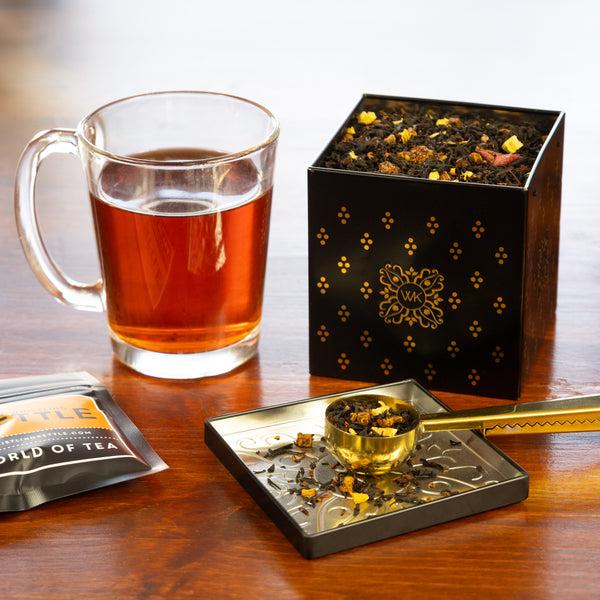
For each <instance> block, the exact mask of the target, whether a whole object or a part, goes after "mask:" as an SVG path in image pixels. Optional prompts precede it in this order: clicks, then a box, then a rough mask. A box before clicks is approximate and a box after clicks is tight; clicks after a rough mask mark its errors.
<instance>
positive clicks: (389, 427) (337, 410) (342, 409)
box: [325, 401, 418, 437]
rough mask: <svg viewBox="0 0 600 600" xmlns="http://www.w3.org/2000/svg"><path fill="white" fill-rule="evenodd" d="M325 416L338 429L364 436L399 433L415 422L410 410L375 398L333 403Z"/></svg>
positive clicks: (385, 435)
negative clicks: (374, 399)
mask: <svg viewBox="0 0 600 600" xmlns="http://www.w3.org/2000/svg"><path fill="white" fill-rule="evenodd" d="M325 416H326V418H327V419H328V420H329V422H330V423H332V424H333V425H334V426H335V427H337V428H338V429H341V430H342V431H345V432H347V433H351V434H353V435H360V436H367V437H391V436H395V435H400V434H402V433H406V432H407V431H411V430H412V429H414V428H415V427H416V426H417V425H418V422H417V420H416V418H415V416H414V414H413V413H412V412H410V411H408V410H402V409H400V410H397V409H395V408H392V407H390V406H386V405H385V404H384V403H383V402H378V401H354V402H343V403H340V404H338V403H333V404H331V405H330V406H329V407H328V408H327V411H326V414H325Z"/></svg>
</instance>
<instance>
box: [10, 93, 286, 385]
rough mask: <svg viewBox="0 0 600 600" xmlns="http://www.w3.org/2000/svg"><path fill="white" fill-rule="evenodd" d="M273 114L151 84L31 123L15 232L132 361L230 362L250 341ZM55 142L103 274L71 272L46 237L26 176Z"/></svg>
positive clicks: (65, 298) (200, 366)
mask: <svg viewBox="0 0 600 600" xmlns="http://www.w3.org/2000/svg"><path fill="white" fill-rule="evenodd" d="M278 136H279V124H278V121H277V119H276V118H275V117H274V116H273V115H272V114H271V113H270V112H269V111H268V110H267V109H265V108H264V107H262V106H260V105H258V104H256V103H254V102H250V101H248V100H245V99H242V98H237V97H234V96H228V95H224V94H214V93H209V92H184V91H182V92H157V93H152V94H144V95H140V96H134V97H130V98H125V99H122V100H118V101H116V102H113V103H111V104H108V105H106V106H103V107H102V108H99V109H98V110H96V111H94V112H92V113H91V114H90V115H88V116H87V117H85V118H84V119H83V120H82V121H81V122H80V124H79V125H78V127H77V129H76V130H68V129H53V130H49V131H46V132H42V133H39V134H38V135H37V136H36V137H34V138H33V139H32V140H31V141H30V142H29V144H28V145H27V146H26V148H25V150H24V152H23V155H22V156H21V160H20V162H19V166H18V170H17V177H16V183H15V212H16V220H17V227H18V231H19V237H20V240H21V244H22V246H23V249H24V251H25V255H26V257H27V260H28V262H29V264H30V266H31V268H32V269H33V271H34V273H35V274H36V276H37V277H38V279H39V280H40V282H41V283H42V284H43V285H44V287H45V288H46V289H47V290H48V291H49V292H50V293H51V294H53V295H54V296H55V297H56V298H57V299H58V300H60V301H62V302H64V303H65V304H69V305H71V306H73V307H75V308H79V309H84V310H94V311H106V313H107V318H108V328H109V333H110V337H111V341H112V347H113V351H114V354H115V356H116V357H117V358H118V359H119V360H121V361H122V362H123V363H125V364H127V365H129V366H130V367H131V368H133V369H135V370H136V371H139V372H141V373H144V374H147V375H152V376H155V377H164V378H173V379H188V378H197V377H204V376H210V375H218V374H221V373H226V372H228V371H230V370H232V369H234V368H235V367H237V366H239V365H241V364H242V363H244V362H245V361H247V360H248V359H249V358H250V357H252V356H253V355H254V353H255V351H256V347H257V344H258V336H259V330H260V319H261V312H262V297H263V287H264V279H265V268H266V254H267V244H268V234H269V221H270V208H271V195H272V187H273V169H274V163H275V151H276V146H277V139H278ZM52 153H67V154H73V155H75V156H78V157H79V158H80V159H81V162H82V164H83V168H84V171H85V175H86V181H87V185H88V188H89V193H90V198H91V203H92V213H93V219H94V226H95V230H96V243H97V247H98V254H99V258H100V267H101V268H100V272H101V278H100V280H99V281H97V282H96V283H93V284H91V285H87V284H82V283H79V282H75V281H73V280H71V279H69V278H68V277H67V276H66V275H65V274H64V273H63V272H62V271H61V269H60V267H59V266H58V265H56V263H55V262H54V261H53V259H52V258H51V256H50V255H49V254H48V252H47V251H46V249H45V245H44V243H43V241H42V238H41V234H40V229H39V226H38V223H37V219H36V212H35V193H34V190H35V179H36V176H37V171H38V167H39V164H40V163H41V161H42V160H43V159H44V158H45V157H46V156H48V155H49V154H52Z"/></svg>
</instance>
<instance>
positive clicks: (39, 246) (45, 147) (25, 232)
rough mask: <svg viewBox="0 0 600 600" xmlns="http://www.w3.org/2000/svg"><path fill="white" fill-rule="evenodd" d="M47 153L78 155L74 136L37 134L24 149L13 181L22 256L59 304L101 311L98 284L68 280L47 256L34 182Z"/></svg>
mask: <svg viewBox="0 0 600 600" xmlns="http://www.w3.org/2000/svg"><path fill="white" fill-rule="evenodd" d="M50 154H72V155H74V156H79V151H78V143H77V136H76V134H75V131H73V130H69V129H51V130H48V131H44V132H41V133H39V134H38V135H37V136H36V137H34V138H33V139H32V140H31V141H30V142H29V144H27V146H26V147H25V150H24V151H23V154H22V155H21V159H20V160H19V165H18V167H17V175H16V181H15V218H16V222H17V230H18V232H19V239H20V241H21V245H22V246H23V250H24V252H25V257H26V258H27V261H28V262H29V265H30V266H31V268H32V270H33V272H34V273H35V275H36V277H37V278H38V279H39V280H40V282H41V283H42V285H43V286H44V287H45V288H46V289H47V290H48V291H49V292H50V293H51V294H52V295H53V296H54V297H55V298H56V299H57V300H59V301H60V302H63V303H64V304H68V305H70V306H73V307H74V308H77V309H80V310H91V311H98V312H101V311H103V310H104V302H103V300H102V281H101V280H99V281H97V282H96V283H92V284H84V283H80V282H78V281H74V280H73V279H70V278H69V277H68V276H67V275H65V273H63V271H62V270H61V269H60V267H59V266H58V265H57V264H56V263H55V262H54V260H53V259H52V257H51V256H50V254H49V252H48V250H47V248H46V246H45V244H44V241H43V239H42V236H41V233H40V228H39V225H38V221H37V215H36V210H35V181H36V178H37V173H38V169H39V166H40V164H41V162H42V161H43V160H44V159H45V158H46V157H47V156H49V155H50Z"/></svg>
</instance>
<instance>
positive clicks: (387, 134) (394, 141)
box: [323, 101, 548, 187]
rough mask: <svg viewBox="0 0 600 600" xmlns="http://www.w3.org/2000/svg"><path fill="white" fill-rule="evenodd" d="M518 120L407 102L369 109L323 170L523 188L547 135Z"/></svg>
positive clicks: (345, 132)
mask: <svg viewBox="0 0 600 600" xmlns="http://www.w3.org/2000/svg"><path fill="white" fill-rule="evenodd" d="M519 115H521V113H516V114H515V115H510V114H509V113H501V112H499V111H492V110H483V109H477V108H466V107H455V106H451V105H448V106H446V105H436V104H431V103H413V102H406V101H403V102H397V103H386V104H385V105H384V106H380V105H377V106H372V107H369V106H365V107H363V108H362V109H361V110H359V111H357V112H356V113H355V114H353V115H352V117H351V118H350V120H349V121H348V123H346V125H345V126H344V128H343V129H342V130H341V132H340V133H339V135H338V136H337V138H336V139H335V140H334V142H333V144H332V146H331V149H330V151H329V152H328V153H327V154H326V155H325V157H324V159H323V165H324V166H325V167H327V168H334V169H344V170H351V171H363V172H378V173H384V174H391V175H406V176H410V177H420V178H426V179H436V180H445V181H459V182H477V183H488V184H497V185H510V186H520V187H522V186H524V185H525V182H526V180H527V177H528V175H529V172H530V171H531V169H532V167H533V164H534V162H535V159H536V157H537V155H538V153H539V151H540V149H541V147H542V145H543V143H544V141H545V139H546V137H547V134H548V131H546V130H542V128H541V127H540V124H539V123H535V122H533V121H532V122H527V121H526V120H525V118H523V117H522V115H521V117H520V118H519Z"/></svg>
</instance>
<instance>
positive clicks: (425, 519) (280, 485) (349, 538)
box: [204, 379, 529, 558]
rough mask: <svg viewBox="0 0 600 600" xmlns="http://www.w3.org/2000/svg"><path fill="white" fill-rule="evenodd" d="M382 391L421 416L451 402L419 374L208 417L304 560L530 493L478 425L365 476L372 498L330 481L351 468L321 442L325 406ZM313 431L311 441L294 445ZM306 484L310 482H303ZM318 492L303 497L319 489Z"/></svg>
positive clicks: (422, 445) (430, 440) (230, 458)
mask: <svg viewBox="0 0 600 600" xmlns="http://www.w3.org/2000/svg"><path fill="white" fill-rule="evenodd" d="M361 392H365V393H376V392H382V393H385V394H388V395H391V396H394V397H396V398H399V399H401V400H404V401H406V402H410V403H411V404H413V405H414V406H415V407H416V408H417V409H418V410H419V411H421V412H422V413H436V412H444V411H447V410H448V408H447V407H446V406H445V405H444V404H442V403H441V402H440V401H439V400H438V399H437V398H435V396H433V395H432V394H430V393H429V392H428V391H426V390H425V389H424V388H423V387H421V386H420V385H419V384H418V383H417V382H415V381H414V380H411V379H409V380H406V381H401V382H398V383H392V384H385V385H378V386H374V387H370V388H363V389H360V390H352V391H348V392H344V393H341V394H332V395H328V396H320V397H317V398H308V399H306V400H300V401H296V402H291V403H287V404H280V405H277V406H273V407H267V408H260V409H256V410H251V411H248V412H243V413H236V414H230V415H224V416H221V417H214V418H210V419H206V421H205V424H204V431H205V442H206V444H207V446H208V447H209V448H210V449H211V450H212V451H213V453H214V454H215V455H216V456H217V458H218V459H219V460H220V461H221V462H222V463H223V464H224V465H225V467H227V469H229V471H230V472H231V473H232V474H233V475H234V476H235V478H236V479H237V480H238V481H239V482H240V483H241V484H242V485H243V486H244V487H245V488H246V490H247V491H248V492H249V493H250V494H251V496H252V497H253V498H254V499H255V500H256V502H257V503H258V504H259V505H260V506H261V507H262V508H263V510H264V511H265V512H266V513H267V514H268V515H269V516H270V517H271V518H272V519H273V521H274V522H275V523H276V525H277V526H278V527H279V528H280V529H281V530H282V532H283V533H284V534H285V535H286V536H287V537H288V539H289V540H290V541H291V542H292V544H293V545H294V546H295V547H296V548H297V549H298V551H299V552H300V554H302V556H304V557H305V558H318V557H320V556H324V555H326V554H331V553H333V552H339V551H341V550H346V549H348V548H353V547H355V546H360V545H363V544H368V543H371V542H375V541H379V540H382V539H385V538H390V537H393V536H397V535H400V534H403V533H408V532H410V531H415V530H417V529H422V528H424V527H430V526H432V525H437V524H440V523H444V522H446V521H451V520H453V519H458V518H461V517H466V516H469V515H473V514H476V513H480V512H483V511H486V510H490V509H493V508H499V507H501V506H506V505H508V504H512V503H515V502H519V501H521V500H524V499H525V498H527V495H528V493H529V475H528V474H527V472H526V471H524V470H523V469H522V468H521V467H519V465H517V464H516V463H515V462H513V461H512V460H511V459H510V458H508V457H507V456H506V455H505V454H503V453H502V452H501V451H500V450H498V449H497V448H496V447H495V446H493V445H492V444H490V443H489V442H488V441H487V440H486V439H485V438H484V437H483V436H482V435H480V434H479V433H477V432H475V431H457V432H436V433H429V434H426V435H425V436H424V437H422V438H421V439H420V440H419V442H418V445H417V448H416V450H415V452H414V453H413V455H412V456H411V458H409V459H408V460H407V461H406V462H405V463H404V464H403V465H402V467H401V468H399V469H397V470H396V471H393V472H392V473H389V474H387V475H385V476H381V477H377V478H371V479H366V481H367V482H370V483H371V488H372V490H376V493H375V497H374V498H373V499H372V500H369V501H368V502H365V503H362V504H357V505H355V504H354V501H353V500H352V498H351V497H349V496H348V495H347V494H344V493H343V492H341V491H340V490H339V489H337V487H336V486H333V485H328V480H329V479H330V478H331V477H332V476H333V474H334V473H336V472H343V471H344V468H343V467H342V466H341V465H339V464H336V463H337V461H336V460H335V458H334V457H333V456H332V455H331V454H330V453H329V451H328V450H327V447H326V444H325V441H324V440H323V437H322V436H323V422H324V415H325V408H326V407H327V405H328V404H329V403H330V402H332V401H333V400H334V399H336V398H341V397H344V396H348V395H350V394H356V393H361ZM298 433H312V434H313V445H312V448H308V449H306V448H299V447H298V446H296V445H295V443H294V442H295V440H296V437H297V435H298ZM307 481H308V482H309V484H307V483H306V482H307ZM315 482H316V484H317V487H318V488H319V491H318V493H317V496H316V497H312V498H307V497H304V496H302V495H301V488H302V487H303V486H307V487H315Z"/></svg>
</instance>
